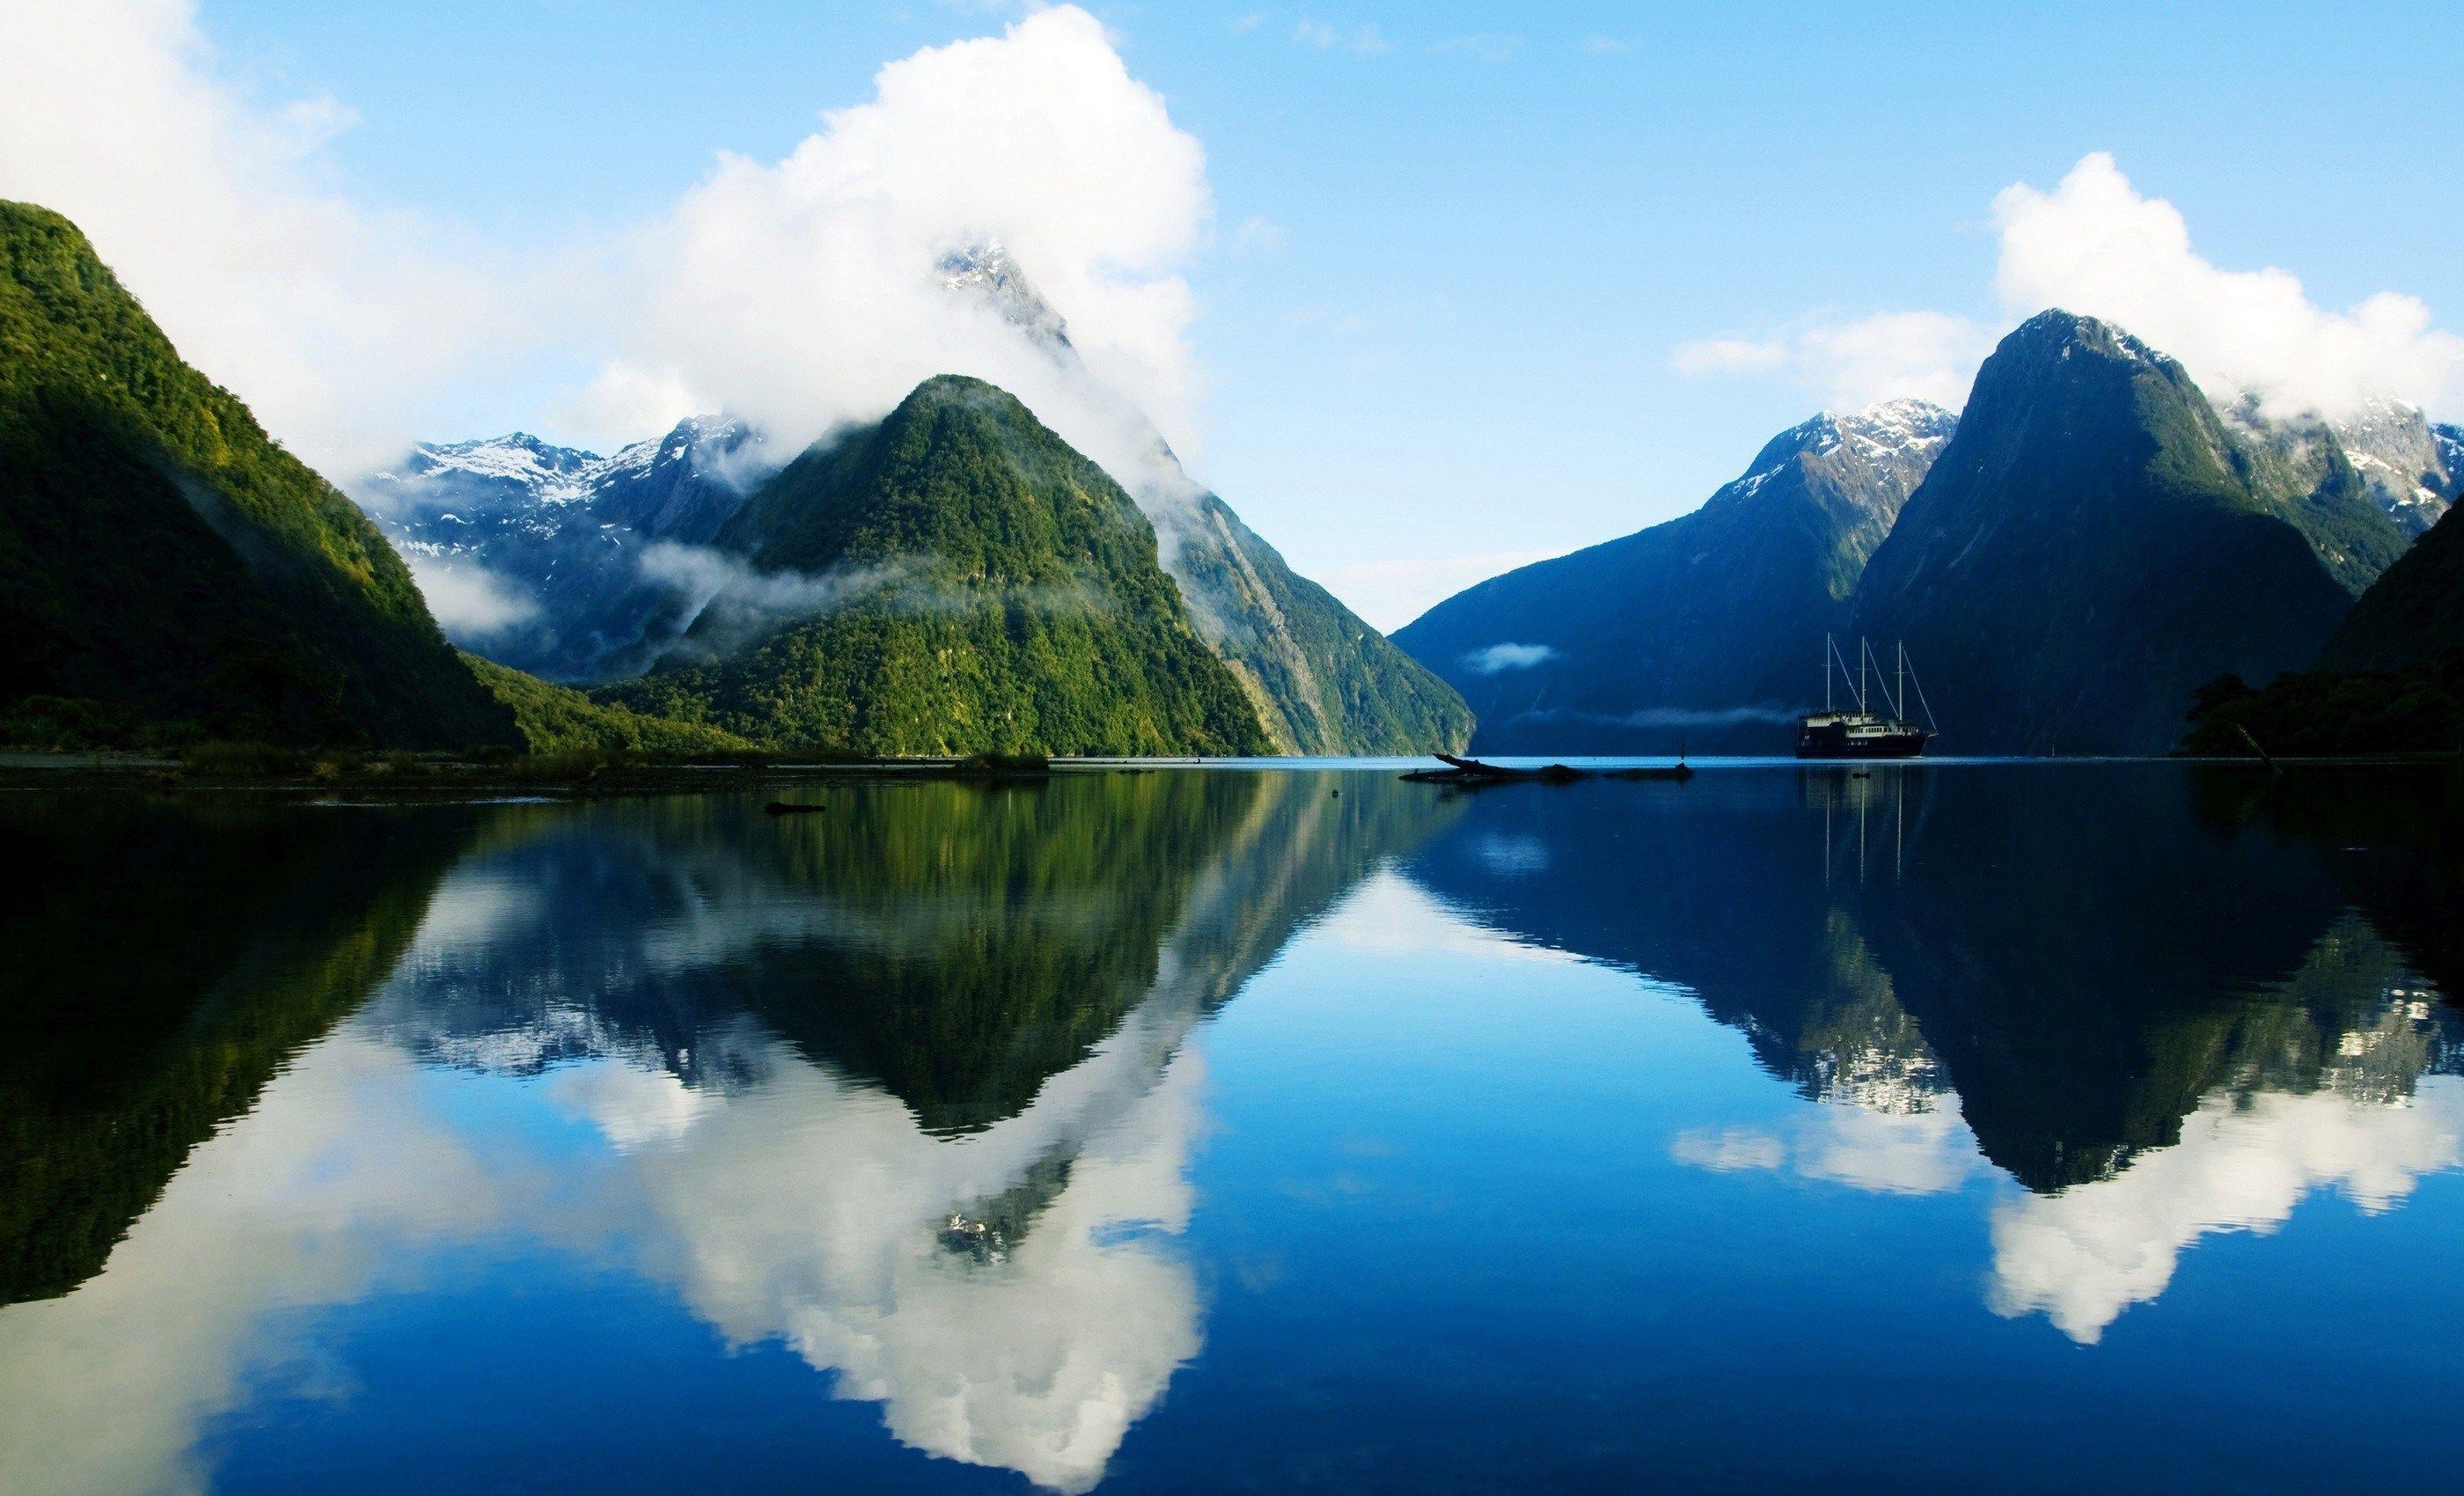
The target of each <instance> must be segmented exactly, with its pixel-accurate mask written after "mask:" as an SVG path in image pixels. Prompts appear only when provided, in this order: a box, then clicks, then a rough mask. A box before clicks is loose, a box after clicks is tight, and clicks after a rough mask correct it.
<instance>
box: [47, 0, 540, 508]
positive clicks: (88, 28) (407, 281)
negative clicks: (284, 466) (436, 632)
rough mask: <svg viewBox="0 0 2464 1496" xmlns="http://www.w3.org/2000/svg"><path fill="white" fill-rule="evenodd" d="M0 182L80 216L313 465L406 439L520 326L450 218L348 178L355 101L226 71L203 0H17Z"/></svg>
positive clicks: (144, 295)
mask: <svg viewBox="0 0 2464 1496" xmlns="http://www.w3.org/2000/svg"><path fill="white" fill-rule="evenodd" d="M0 32H5V34H6V36H7V42H6V44H5V45H0V197H7V198H16V199H20V200H23V201H27V202H32V203H37V204H40V205H42V206H44V207H46V208H50V209H55V210H57V211H59V212H61V213H65V214H67V215H68V216H69V217H70V218H71V219H73V220H75V221H76V222H77V226H78V227H79V228H81V229H83V230H84V231H85V232H86V234H87V236H88V237H89V238H91V239H92V240H93V241H94V244H95V247H96V249H97V251H98V252H99V253H100V254H101V255H102V257H103V259H104V260H105V261H106V262H107V263H109V264H110V265H111V267H112V268H113V270H114V271H116V272H117V273H118V274H119V275H120V277H121V281H122V283H124V284H125V285H126V286H127V287H128V288H129V289H130V290H131V291H132V292H134V293H135V294H136V295H137V296H138V297H139V298H140V299H142V300H143V302H144V303H145V307H146V310H147V311H148V312H150V313H151V314H152V315H153V317H154V318H155V319H156V320H157V321H158V322H160V323H161V324H162V326H163V328H164V330H165V332H166V333H168V334H169V336H170V338H171V341H173V343H175V344H176V345H177V346H178V347H179V349H180V352H181V354H182V355H183V356H184V357H186V358H187V360H188V361H189V362H190V363H194V364H196V365H197V366H198V367H199V368H201V369H203V370H204V371H205V372H206V374H207V375H208V376H209V377H210V378H212V379H213V380H215V381H216V382H217V383H220V384H223V385H228V386H230V387H231V389H233V390H235V391H236V392H238V394H239V395H240V396H241V397H242V398H243V399H245V400H247V401H248V403H249V404H250V406H251V407H253V408H254V409H255V411H256V413H257V415H258V416H259V418H260V419H262V420H263V421H264V422H265V423H266V426H267V428H268V429H270V430H272V431H274V432H275V434H276V435H277V436H279V437H280V438H281V439H282V440H283V441H285V442H286V443H288V444H290V445H292V446H293V447H294V448H295V449H296V450H297V451H299V452H300V454H301V455H302V456H304V457H306V458H307V459H308V460H309V461H310V462H312V463H314V464H316V465H318V466H319V467H321V468H324V469H326V470H327V471H328V472H331V473H339V474H351V473H358V472H360V471H363V470H364V469H365V468H367V467H369V466H371V465H373V464H375V463H379V462H382V461H385V460H387V459H390V458H391V457H393V456H395V455H397V454H398V453H399V452H400V451H401V450H402V449H403V448H404V447H405V446H406V445H407V443H408V441H409V439H410V437H411V435H412V431H413V427H414V426H415V424H416V423H417V420H418V418H419V416H420V415H421V413H422V412H423V411H424V410H426V409H427V408H428V407H429V402H430V401H431V400H432V399H433V398H434V397H436V396H437V395H439V394H440V393H441V392H442V391H443V390H444V389H445V388H446V387H447V386H448V385H450V384H451V382H452V381H453V380H454V379H455V378H456V377H457V376H458V375H460V374H462V373H463V372H464V371H465V365H466V362H467V361H468V360H469V359H470V357H471V356H472V354H473V352H474V350H477V349H479V348H481V347H483V346H487V345H490V344H491V343H493V342H494V341H496V340H498V339H499V338H500V337H502V336H503V335H504V334H505V333H507V332H508V331H509V330H510V329H511V327H512V322H511V319H510V318H509V315H508V307H509V305H510V303H509V301H508V300H507V299H506V298H503V297H499V296H498V295H497V293H496V291H495V286H494V282H493V280H492V277H490V276H489V275H484V274H482V273H480V272H479V271H478V270H477V269H476V268H474V266H473V264H471V263H469V259H470V256H468V255H463V256H460V257H457V256H456V255H455V254H453V253H449V252H447V251H446V250H445V249H444V247H443V241H442V236H441V234H440V232H439V231H438V230H437V228H436V227H435V226H433V225H429V224H426V223H422V222H420V221H418V220H416V219H413V218H410V217H407V216H406V215H402V214H397V213H386V212H379V211H372V210H369V209H365V208H363V207H361V206H360V205H357V204H354V203H352V202H351V201H349V200H348V199H346V198H344V197H343V196H341V194H339V193H338V192H336V191H335V190H334V189H333V188H332V187H330V186H328V184H327V181H326V178H325V174H324V173H323V172H322V171H321V170H320V169H319V168H320V163H319V160H318V154H317V153H318V152H319V150H320V149H321V148H322V147H323V146H324V145H325V144H326V143H328V142H329V141H330V140H331V139H332V138H333V137H334V136H335V135H336V134H337V133H339V132H341V131H342V130H345V129H347V128H349V127H350V125H351V124H352V123H353V122H354V121H355V119H356V117H355V116H354V115H353V114H352V113H351V112H350V111H349V110H348V109H347V108H345V107H343V106H342V105H341V104H339V103H337V102H335V101H334V100H332V99H323V98H307V99H289V100H277V101H266V100H262V99H257V98H254V97H253V96H252V95H251V94H250V93H248V92H247V91H245V90H243V89H241V88H240V87H238V86H236V85H234V84H232V83H231V82H228V81H226V80H225V79H224V78H223V77H222V76H221V74H220V70H219V67H218V63H217V59H216V57H215V56H214V55H213V53H212V51H211V49H210V48H209V46H208V45H207V43H206V41H205V39H204V37H203V35H202V34H201V33H199V31H198V29H197V26H196V22H195V17H194V13H193V7H192V6H191V4H190V3H189V0H78V3H77V4H73V5H59V4H48V3H43V0H5V3H0Z"/></svg>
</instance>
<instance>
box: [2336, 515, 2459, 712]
mask: <svg viewBox="0 0 2464 1496" xmlns="http://www.w3.org/2000/svg"><path fill="white" fill-rule="evenodd" d="M2455 513H2456V512H2455V511H2454V510H2453V509H2451V510H2449V511H2448V512H2447V515H2446V517H2444V518H2442V519H2440V520H2439V521H2438V523H2436V524H2435V525H2432V526H2431V529H2430V533H2429V534H2427V535H2425V536H2423V537H2422V538H2421V539H2418V540H2416V541H2414V542H2413V545H2412V549H2410V550H2409V551H2407V552H2405V554H2404V555H2403V556H2401V557H2399V558H2397V560H2396V561H2395V564H2393V565H2391V566H2389V567H2388V568H2387V571H2386V572H2385V573H2384V574H2382V575H2381V576H2380V577H2379V579H2378V580H2377V581H2376V582H2373V583H2370V587H2369V590H2368V591H2366V592H2365V593H2363V594H2362V596H2361V601H2359V602H2357V603H2355V604H2354V605H2353V610H2352V612H2351V613H2349V614H2347V615H2346V616H2345V618H2344V621H2343V623H2341V624H2339V625H2337V626H2336V631H2335V632H2334V633H2332V634H2330V635H2328V636H2327V642H2326V644H2325V645H2324V646H2323V647H2322V648H2321V649H2320V650H2319V664H2320V665H2321V667H2323V668H2325V669H2328V670H2337V671H2389V672H2393V671H2406V670H2410V669H2412V668H2414V667H2416V666H2422V665H2430V664H2432V663H2434V662H2436V661H2437V660H2438V659H2439V657H2440V656H2442V655H2444V654H2445V653H2447V651H2449V650H2450V649H2464V522H2459V521H2458V520H2457V519H2456V517H2455Z"/></svg>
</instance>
